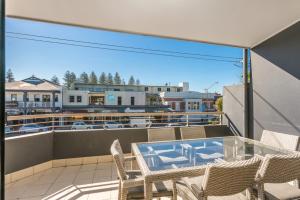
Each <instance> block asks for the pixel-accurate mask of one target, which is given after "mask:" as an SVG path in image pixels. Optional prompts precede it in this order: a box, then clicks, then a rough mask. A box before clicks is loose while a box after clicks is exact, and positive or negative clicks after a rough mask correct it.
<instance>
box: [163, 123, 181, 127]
mask: <svg viewBox="0 0 300 200" xmlns="http://www.w3.org/2000/svg"><path fill="white" fill-rule="evenodd" d="M177 126H182V125H181V124H179V123H169V124H167V125H166V127H177Z"/></svg>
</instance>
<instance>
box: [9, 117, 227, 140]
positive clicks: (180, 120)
mask: <svg viewBox="0 0 300 200" xmlns="http://www.w3.org/2000/svg"><path fill="white" fill-rule="evenodd" d="M222 114H223V113H222V112H164V113H68V114H67V113H56V114H41V115H18V116H8V117H7V126H6V134H13V135H15V134H17V135H18V134H26V133H36V132H43V131H48V130H90V129H125V128H150V127H151V128H152V127H179V126H198V125H207V124H220V123H221V118H222Z"/></svg>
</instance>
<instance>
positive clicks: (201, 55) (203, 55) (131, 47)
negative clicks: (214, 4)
mask: <svg viewBox="0 0 300 200" xmlns="http://www.w3.org/2000/svg"><path fill="white" fill-rule="evenodd" d="M6 33H8V34H14V35H22V36H31V37H39V38H44V39H52V40H60V41H68V42H76V43H84V44H92V45H99V46H109V47H118V48H126V49H135V50H143V51H154V52H155V51H156V52H161V53H170V54H182V55H192V56H200V57H214V58H224V59H237V60H241V59H242V58H237V57H230V56H219V55H211V54H199V53H190V52H179V51H169V50H168V51H167V50H161V49H150V48H141V47H133V46H123V45H115V44H108V43H97V42H90V41H82V40H71V39H66V38H59V37H51V36H43V35H35V34H26V33H19V32H11V31H7V32H6Z"/></svg>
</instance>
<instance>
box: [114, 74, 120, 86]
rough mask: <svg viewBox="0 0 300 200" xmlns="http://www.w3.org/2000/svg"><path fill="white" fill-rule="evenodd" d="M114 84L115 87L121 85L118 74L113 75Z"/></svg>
mask: <svg viewBox="0 0 300 200" xmlns="http://www.w3.org/2000/svg"><path fill="white" fill-rule="evenodd" d="M114 84H115V85H121V77H120V75H119V73H118V72H116V73H115V76H114Z"/></svg>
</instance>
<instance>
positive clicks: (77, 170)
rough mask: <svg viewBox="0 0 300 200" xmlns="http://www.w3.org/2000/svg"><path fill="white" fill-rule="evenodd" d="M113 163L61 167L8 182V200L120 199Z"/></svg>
mask: <svg viewBox="0 0 300 200" xmlns="http://www.w3.org/2000/svg"><path fill="white" fill-rule="evenodd" d="M117 197H118V181H117V174H116V170H115V167H114V165H113V163H101V164H100V163H99V164H89V165H81V166H70V167H59V168H52V169H49V170H46V171H44V172H41V173H38V174H36V175H34V176H30V177H28V178H24V179H22V180H20V181H17V182H14V183H11V184H8V185H6V198H5V199H8V200H12V199H20V200H38V199H46V200H56V199H59V200H67V199H82V200H93V199H97V200H105V199H117Z"/></svg>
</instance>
